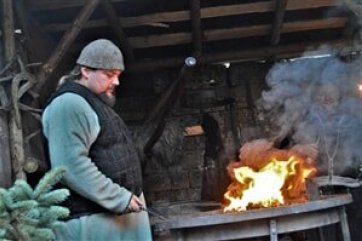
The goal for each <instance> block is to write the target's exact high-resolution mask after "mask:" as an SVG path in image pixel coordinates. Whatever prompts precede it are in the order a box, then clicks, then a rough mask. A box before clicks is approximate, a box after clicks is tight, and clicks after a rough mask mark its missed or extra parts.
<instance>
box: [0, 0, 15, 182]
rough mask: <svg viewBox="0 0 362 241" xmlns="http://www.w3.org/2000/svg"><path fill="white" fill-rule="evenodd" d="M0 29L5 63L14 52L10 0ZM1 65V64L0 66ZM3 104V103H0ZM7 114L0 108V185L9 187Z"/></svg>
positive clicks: (3, 7) (9, 160) (4, 7)
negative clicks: (0, 29) (0, 30)
mask: <svg viewBox="0 0 362 241" xmlns="http://www.w3.org/2000/svg"><path fill="white" fill-rule="evenodd" d="M2 9H3V13H2V16H1V18H2V20H3V21H2V22H3V25H2V29H3V35H4V37H3V40H4V42H3V46H2V47H3V49H4V56H0V58H3V57H4V59H5V61H1V62H3V63H6V62H8V61H10V60H11V59H12V57H13V56H14V54H15V40H14V27H13V26H14V19H13V14H12V0H3V1H2ZM1 67H3V66H1ZM0 88H1V90H2V91H0V92H1V94H4V95H6V93H5V90H4V88H3V87H2V86H0ZM1 104H5V103H1ZM8 119H9V117H8V114H7V113H6V110H4V109H0V186H1V187H9V186H10V185H11V181H12V173H11V158H10V144H9V140H10V137H9V136H10V134H9V124H8Z"/></svg>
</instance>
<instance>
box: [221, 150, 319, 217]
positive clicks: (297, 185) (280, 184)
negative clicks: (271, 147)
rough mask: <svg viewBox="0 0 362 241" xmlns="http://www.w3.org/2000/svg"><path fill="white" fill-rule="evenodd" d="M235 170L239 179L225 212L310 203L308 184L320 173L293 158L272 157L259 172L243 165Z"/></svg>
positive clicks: (230, 189)
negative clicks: (307, 192)
mask: <svg viewBox="0 0 362 241" xmlns="http://www.w3.org/2000/svg"><path fill="white" fill-rule="evenodd" d="M233 171H234V174H235V178H234V179H235V180H234V181H233V183H231V185H230V186H229V187H228V191H227V192H226V193H225V194H224V197H225V199H226V200H227V201H228V202H229V204H228V206H226V207H225V208H224V212H228V211H245V210H247V209H250V208H258V207H276V206H280V205H287V204H290V203H296V202H304V201H307V200H308V198H307V195H306V184H305V181H306V178H308V177H311V176H312V175H314V174H315V173H316V168H315V167H313V166H312V165H311V164H308V163H306V162H305V161H304V160H303V159H301V158H298V157H296V156H290V157H289V159H288V160H286V161H285V160H284V161H283V160H277V159H276V158H272V160H271V161H269V162H267V163H266V164H265V165H264V166H263V167H261V168H260V169H259V170H256V168H255V167H254V168H252V167H249V166H241V167H237V168H234V169H233Z"/></svg>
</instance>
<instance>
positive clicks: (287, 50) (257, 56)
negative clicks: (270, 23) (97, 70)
mask: <svg viewBox="0 0 362 241" xmlns="http://www.w3.org/2000/svg"><path fill="white" fill-rule="evenodd" d="M321 45H329V46H331V47H332V48H335V49H340V50H343V49H346V48H347V49H348V51H350V52H353V51H362V46H355V47H353V46H354V44H353V42H352V41H350V40H334V41H317V42H309V43H307V42H304V43H298V44H289V45H277V46H268V47H262V48H250V49H248V50H239V51H228V52H219V53H213V54H207V55H204V56H202V58H200V61H198V64H205V63H208V64H212V63H219V62H220V63H221V62H248V61H258V60H265V59H270V58H294V57H298V56H300V55H301V54H302V53H304V51H305V50H306V49H313V48H318V47H319V46H321ZM346 54H347V53H346ZM184 60H185V59H184V57H174V58H166V59H157V60H155V59H154V60H151V61H147V62H139V63H135V64H131V65H130V66H129V67H128V69H127V71H131V72H132V71H154V70H157V69H165V68H173V67H177V66H180V65H182V63H183V62H184Z"/></svg>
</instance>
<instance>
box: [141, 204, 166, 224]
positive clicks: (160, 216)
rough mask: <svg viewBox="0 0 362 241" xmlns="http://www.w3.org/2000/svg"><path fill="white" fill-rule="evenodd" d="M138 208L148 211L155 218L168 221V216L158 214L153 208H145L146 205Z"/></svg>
mask: <svg viewBox="0 0 362 241" xmlns="http://www.w3.org/2000/svg"><path fill="white" fill-rule="evenodd" d="M140 209H141V210H142V211H145V212H148V213H149V214H150V215H152V216H155V217H157V218H159V219H161V220H163V221H168V218H166V217H164V216H163V215H162V214H160V213H158V212H156V211H154V210H150V209H149V208H146V207H143V206H142V207H141V208H140Z"/></svg>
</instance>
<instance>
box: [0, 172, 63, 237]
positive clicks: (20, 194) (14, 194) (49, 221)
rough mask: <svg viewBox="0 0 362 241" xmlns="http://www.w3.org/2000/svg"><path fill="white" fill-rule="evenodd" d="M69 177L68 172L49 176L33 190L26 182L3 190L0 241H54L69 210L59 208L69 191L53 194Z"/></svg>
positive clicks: (61, 190) (0, 197)
mask: <svg viewBox="0 0 362 241" xmlns="http://www.w3.org/2000/svg"><path fill="white" fill-rule="evenodd" d="M64 174H65V169H64V168H61V167H59V168H54V169H52V170H50V171H49V172H47V173H46V174H45V175H44V177H43V178H42V179H41V180H40V181H39V183H38V185H37V186H36V187H35V189H33V188H32V187H31V186H30V185H29V184H28V183H27V182H26V181H24V180H16V181H15V183H14V185H13V186H12V187H10V188H9V189H4V188H0V240H9V241H51V240H54V239H55V234H54V228H55V227H56V226H59V225H62V221H61V220H59V219H62V218H66V217H68V216H69V210H68V209H67V208H65V207H62V206H59V205H57V204H60V203H61V202H63V201H64V200H65V199H66V198H67V197H68V196H69V190H68V189H57V190H52V189H53V188H54V186H55V184H57V183H58V182H59V181H60V180H61V179H62V177H63V176H64Z"/></svg>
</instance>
